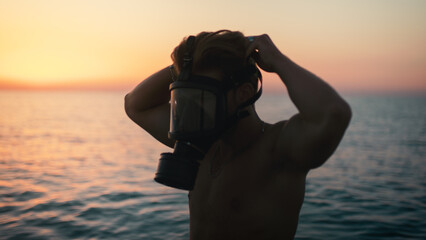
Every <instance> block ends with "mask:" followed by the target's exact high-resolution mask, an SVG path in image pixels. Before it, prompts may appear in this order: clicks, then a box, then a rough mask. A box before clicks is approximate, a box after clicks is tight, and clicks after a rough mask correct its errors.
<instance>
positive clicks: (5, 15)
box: [0, 0, 426, 92]
mask: <svg viewBox="0 0 426 240" xmlns="http://www.w3.org/2000/svg"><path fill="white" fill-rule="evenodd" d="M425 13H426V1H416V0H413V1H402V0H399V1H396V0H389V1H384V0H381V1H338V0H327V1H303V2H302V1H222V0H220V1H212V2H208V3H207V2H205V3H203V2H198V1H194V0H189V1H171V0H170V1H150V2H147V1H136V0H129V1H112V0H106V1H103V0H94V1H82V0H78V1H50V0H40V1H29V0H0V89H21V88H24V89H40V88H41V89H119V90H130V89H132V88H133V87H134V86H135V85H136V84H137V83H138V82H140V81H142V80H143V79H144V78H146V77H147V76H149V75H150V74H152V73H153V72H155V71H157V70H159V69H161V68H163V67H164V66H167V65H169V64H171V59H170V53H171V51H172V50H173V48H174V47H175V46H176V45H177V44H178V43H179V42H180V41H181V40H182V38H183V37H185V36H187V35H189V34H196V33H198V32H200V31H215V30H219V29H231V30H239V31H242V32H243V33H244V34H246V35H257V34H262V33H268V34H269V35H270V36H271V38H272V40H274V42H275V43H276V45H277V46H278V47H279V48H280V49H281V51H282V52H283V53H284V54H286V55H287V56H289V57H290V58H291V59H293V60H294V61H295V62H297V63H299V64H300V65H302V66H303V67H305V68H307V69H309V70H311V71H312V72H314V73H315V74H317V75H319V76H321V77H322V78H324V79H325V80H326V81H327V82H329V83H330V84H331V85H332V86H334V87H336V88H337V89H338V90H344V91H384V92H386V91H392V92H394V91H426V44H425V43H426V14H425ZM281 85H282V84H281V83H280V81H279V79H278V78H277V76H275V75H274V74H265V89H266V90H267V91H273V90H274V89H276V88H277V86H281ZM278 88H280V87H278Z"/></svg>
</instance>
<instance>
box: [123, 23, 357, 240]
mask: <svg viewBox="0 0 426 240" xmlns="http://www.w3.org/2000/svg"><path fill="white" fill-rule="evenodd" d="M227 34H237V35H238V34H239V35H240V38H243V40H241V39H240V41H241V43H242V45H243V46H235V49H237V50H238V48H239V47H243V49H244V51H245V52H244V54H243V55H245V56H249V55H250V56H253V58H254V59H255V60H256V63H257V65H258V66H259V67H260V68H261V69H263V70H264V71H266V72H274V73H276V74H278V75H279V77H280V78H281V79H282V82H283V84H284V85H285V86H286V87H287V90H288V93H289V96H290V98H291V100H292V101H293V103H294V104H295V106H296V107H297V109H298V111H299V113H297V114H296V115H294V116H293V117H291V118H290V119H289V120H285V121H280V122H278V123H275V124H268V123H264V122H263V121H262V120H261V119H260V118H259V117H258V115H257V113H256V111H255V109H254V107H253V106H248V107H246V108H245V109H246V110H247V111H248V112H249V115H248V116H247V117H244V118H242V119H240V120H239V121H238V122H237V123H236V124H235V126H233V127H232V128H231V129H229V130H228V131H226V133H224V134H222V135H221V136H220V137H219V138H218V139H217V140H216V141H215V142H214V143H213V145H212V146H211V147H210V148H209V150H208V152H207V153H206V154H205V156H204V158H203V159H202V160H201V161H200V166H199V169H198V174H197V177H196V181H195V186H194V189H193V190H192V191H190V192H189V210H190V239H194V240H196V239H202V240H207V239H218V240H219V239H220V240H223V239H293V238H294V235H295V233H296V229H297V223H298V217H299V211H300V209H301V206H302V203H303V199H304V193H305V179H306V175H307V173H308V172H309V171H310V170H311V169H314V168H317V167H319V166H321V165H322V164H323V163H324V162H325V161H326V160H327V159H328V158H329V157H330V155H331V154H332V153H333V152H334V151H335V149H336V148H337V146H338V144H339V142H340V140H341V139H342V137H343V135H344V132H345V130H346V128H347V126H348V124H349V121H350V119H351V110H350V107H349V105H348V104H347V103H346V102H345V101H344V100H343V99H342V98H341V97H340V96H339V95H338V93H337V92H336V91H335V90H334V89H333V88H331V87H330V86H329V85H328V84H327V83H325V82H324V81H323V80H321V79H320V78H318V77H317V76H315V75H314V74H312V73H310V72H309V71H307V70H305V69H303V68H302V67H300V66H298V65H297V64H296V63H294V62H292V61H291V60H290V59H289V58H288V57H287V56H285V55H284V54H282V53H281V52H280V51H279V50H278V48H277V47H276V46H275V45H274V43H273V42H272V40H271V39H270V38H269V36H268V35H266V34H264V35H260V36H253V37H248V38H246V37H244V36H243V35H242V34H241V33H238V32H237V33H235V32H228V31H222V32H220V33H210V35H219V36H224V39H225V38H226V37H225V36H227ZM210 35H209V36H210ZM197 37H199V36H197ZM218 39H219V40H218V41H220V39H221V38H220V37H219V38H218ZM223 41H225V40H223ZM184 42H185V40H184ZM184 42H182V43H181V45H183V44H184ZM196 46H197V45H196ZM237 50H236V51H237ZM195 51H197V50H195ZM176 54H177V53H176V50H175V52H174V55H172V58H173V59H174V65H175V66H176V67H175V70H176V72H177V74H179V67H182V66H179V64H178V61H177V59H176ZM194 54H195V53H194ZM212 66H213V65H212ZM216 66H217V65H216ZM193 72H194V73H197V74H198V75H204V76H208V77H211V78H214V79H217V80H218V81H220V80H222V79H223V78H224V73H223V71H221V69H217V67H212V68H211V69H208V68H207V69H205V68H204V69H203V70H202V71H198V70H197V69H196V68H194V69H193ZM171 82H172V74H171V73H170V69H169V68H164V69H163V70H160V71H159V72H157V73H155V74H153V75H152V76H150V77H148V78H147V79H146V80H144V81H143V82H142V83H140V84H139V85H138V86H137V87H136V88H135V89H134V90H133V91H132V92H130V93H129V94H127V95H126V97H125V108H126V112H127V114H128V116H129V117H130V118H131V119H132V120H133V121H134V122H136V123H137V124H138V125H139V126H141V127H142V128H143V129H145V130H146V131H147V132H148V133H150V134H151V135H152V136H154V137H155V138H156V139H157V140H158V141H160V142H162V143H164V144H166V145H167V146H170V147H173V146H174V141H173V140H171V139H169V138H168V135H167V133H168V130H169V124H170V120H169V118H170V104H169V101H170V91H169V85H170V83H171ZM256 90H257V89H255V87H254V86H253V84H250V83H245V84H242V85H239V86H238V87H237V88H236V89H234V90H232V91H229V92H228V93H227V104H228V113H232V112H233V110H234V109H235V108H236V106H239V105H240V104H241V103H243V102H245V101H247V99H249V98H251V97H252V96H253V95H254V94H255V93H256Z"/></svg>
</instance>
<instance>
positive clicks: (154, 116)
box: [125, 67, 174, 147]
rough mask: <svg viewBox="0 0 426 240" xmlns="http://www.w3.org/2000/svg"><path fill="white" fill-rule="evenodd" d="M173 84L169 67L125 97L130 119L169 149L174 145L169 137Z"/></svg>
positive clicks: (146, 80) (149, 78)
mask: <svg viewBox="0 0 426 240" xmlns="http://www.w3.org/2000/svg"><path fill="white" fill-rule="evenodd" d="M171 82H172V73H171V69H170V68H169V67H167V68H164V69H162V70H160V71H158V72H157V73H155V74H153V75H151V76H150V77H148V78H147V79H145V80H144V81H143V82H141V83H140V84H139V85H138V86H136V87H135V89H133V91H131V92H130V93H128V94H127V95H126V97H125V110H126V113H127V115H128V116H129V117H130V119H132V120H133V121H134V122H135V123H137V124H138V125H139V126H141V127H142V128H143V129H145V130H146V131H147V132H148V133H149V134H151V135H152V136H153V137H155V138H156V139H157V140H158V141H160V142H162V143H164V144H165V145H167V146H169V147H173V145H174V141H172V140H170V139H169V138H168V137H167V132H168V130H169V126H170V106H169V101H170V91H169V85H170V83H171Z"/></svg>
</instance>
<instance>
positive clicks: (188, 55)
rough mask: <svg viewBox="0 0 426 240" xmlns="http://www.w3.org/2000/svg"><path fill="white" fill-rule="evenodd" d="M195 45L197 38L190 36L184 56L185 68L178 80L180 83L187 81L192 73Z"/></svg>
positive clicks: (183, 67)
mask: <svg viewBox="0 0 426 240" xmlns="http://www.w3.org/2000/svg"><path fill="white" fill-rule="evenodd" d="M194 43H195V36H192V35H191V36H189V37H188V39H186V51H185V54H184V55H183V66H182V71H181V72H180V74H179V77H178V80H179V81H187V80H188V79H189V78H190V76H191V72H192V60H193V59H192V54H193V51H194Z"/></svg>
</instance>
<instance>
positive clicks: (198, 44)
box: [171, 30, 259, 94]
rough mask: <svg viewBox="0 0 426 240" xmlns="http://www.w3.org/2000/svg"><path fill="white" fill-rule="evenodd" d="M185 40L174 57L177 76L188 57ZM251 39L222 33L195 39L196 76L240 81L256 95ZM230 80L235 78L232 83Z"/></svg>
mask: <svg viewBox="0 0 426 240" xmlns="http://www.w3.org/2000/svg"><path fill="white" fill-rule="evenodd" d="M187 40H188V38H185V39H184V40H183V41H182V42H181V43H180V44H179V45H178V46H177V47H176V48H175V49H174V51H173V53H172V54H171V57H172V60H173V63H174V67H175V69H176V72H177V74H179V73H180V71H181V70H182V66H183V59H184V54H185V53H186V52H187V51H188V49H187ZM249 43H250V42H249V41H248V39H247V38H246V37H245V36H244V35H243V34H242V33H241V32H233V31H229V30H220V31H217V32H201V33H199V34H198V35H197V36H195V42H194V45H193V54H192V57H193V63H192V73H193V74H198V75H208V76H210V77H213V78H215V79H217V80H220V81H222V80H223V81H240V82H241V84H239V85H242V84H243V83H251V84H250V85H251V86H252V88H253V89H252V92H253V94H255V93H256V91H257V88H258V78H259V76H258V74H257V72H256V71H253V72H250V73H248V74H242V73H246V72H247V69H249V68H248V67H249V65H254V61H253V60H252V59H250V58H248V57H247V56H246V51H247V48H248V46H249ZM230 76H234V77H233V78H232V79H230V78H229V77H230Z"/></svg>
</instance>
